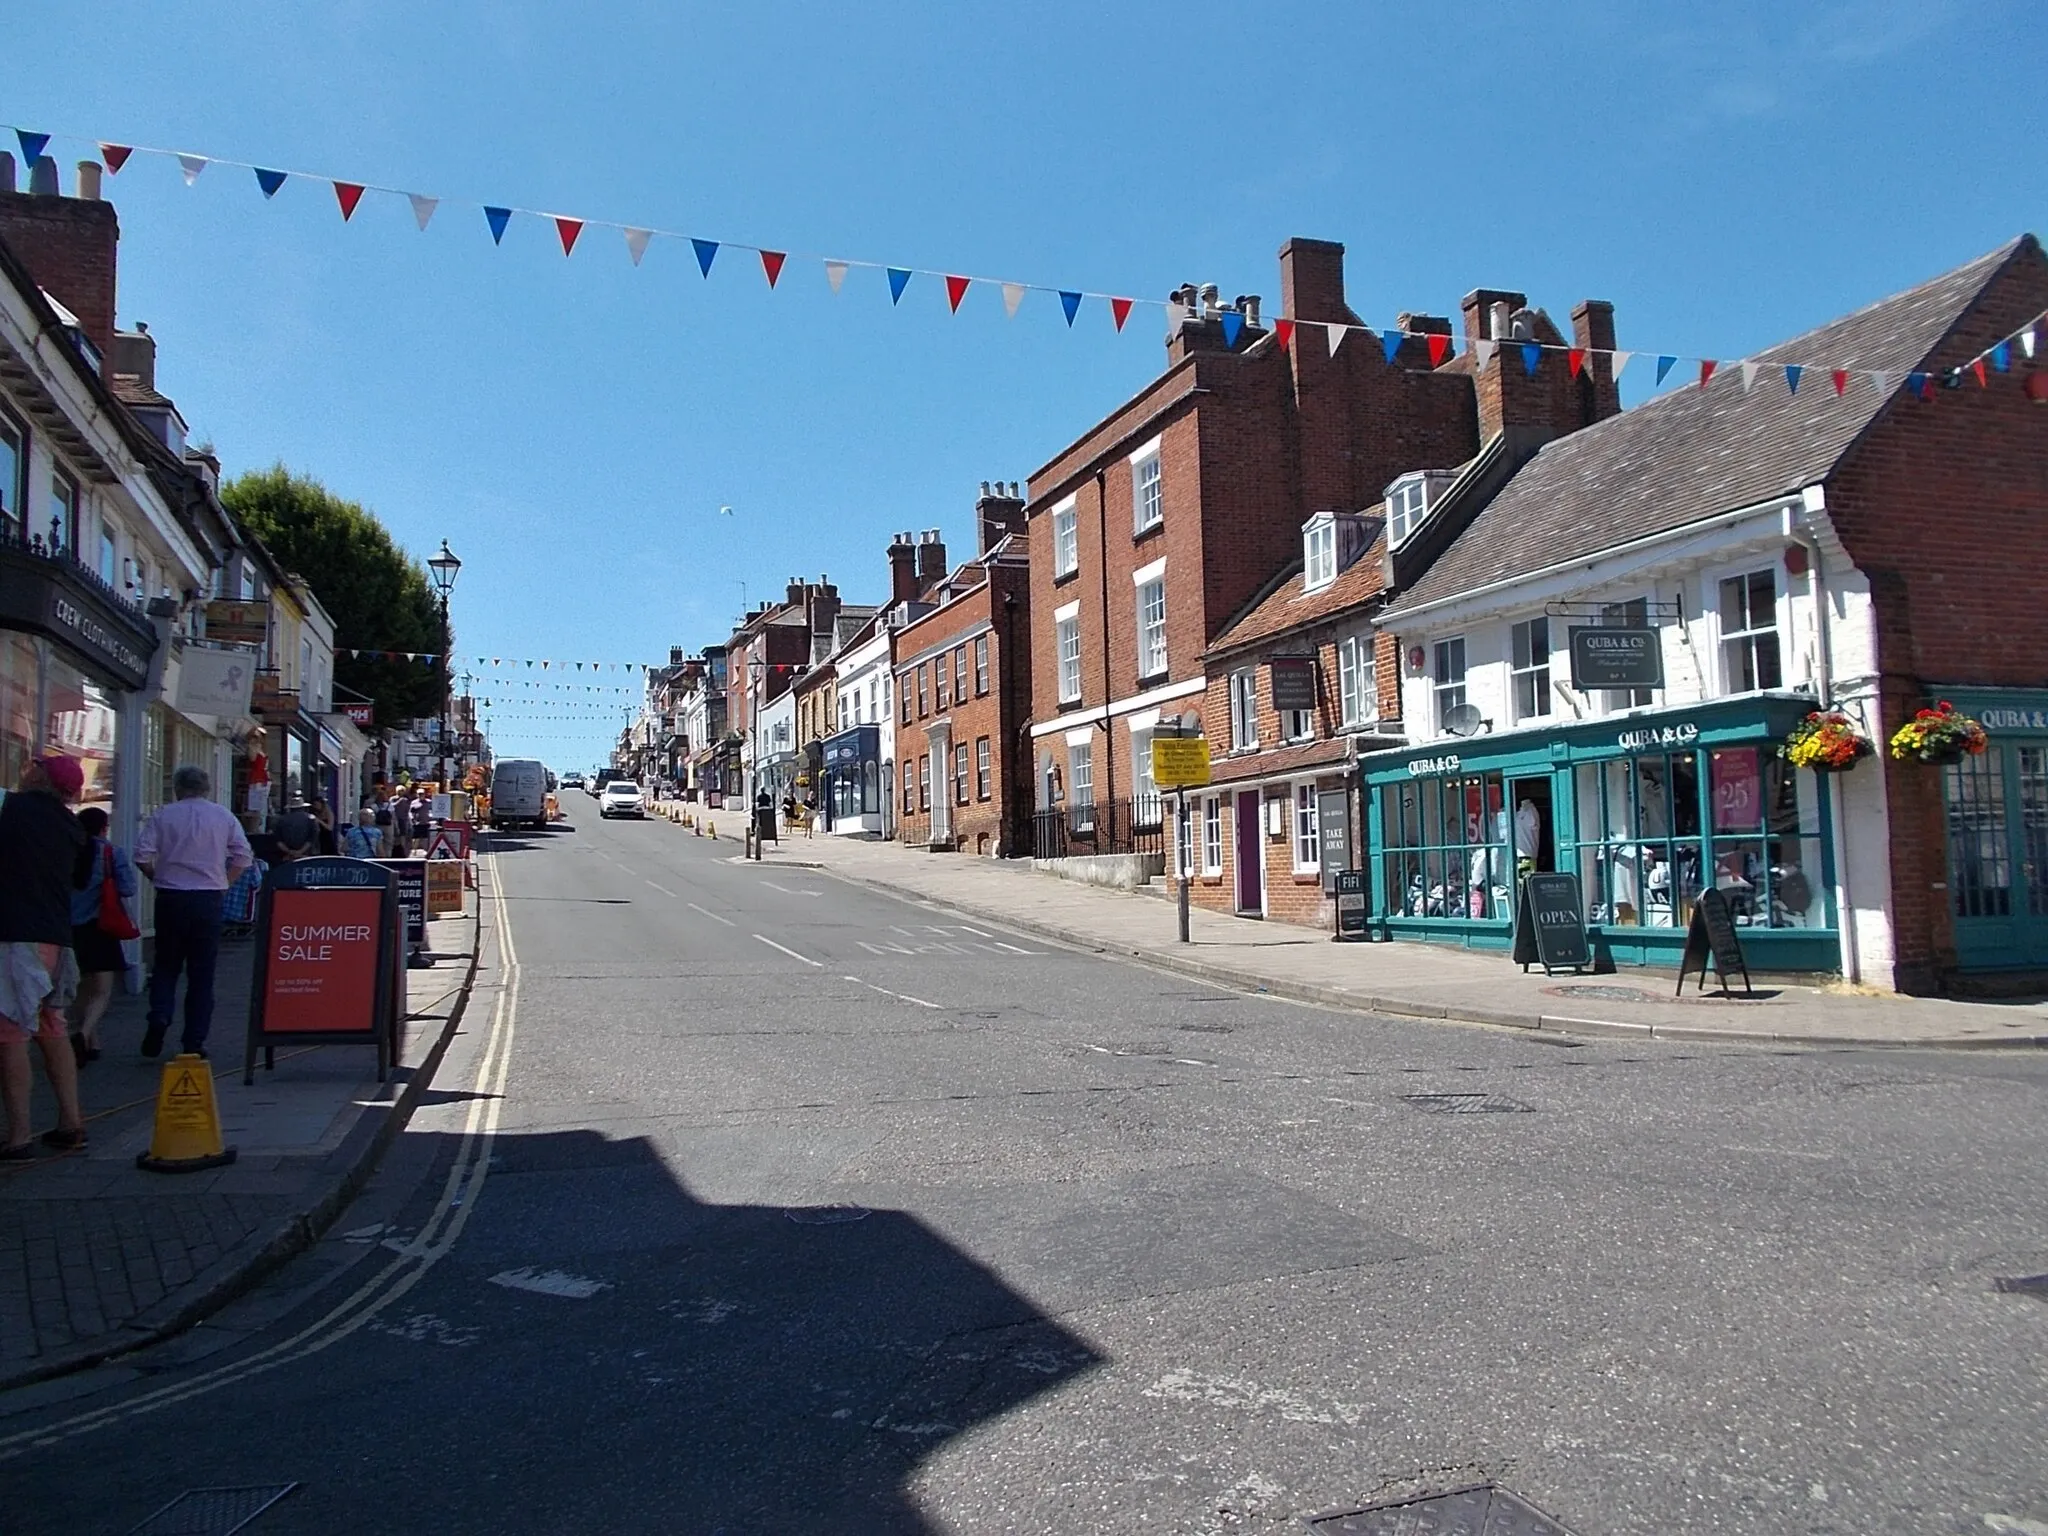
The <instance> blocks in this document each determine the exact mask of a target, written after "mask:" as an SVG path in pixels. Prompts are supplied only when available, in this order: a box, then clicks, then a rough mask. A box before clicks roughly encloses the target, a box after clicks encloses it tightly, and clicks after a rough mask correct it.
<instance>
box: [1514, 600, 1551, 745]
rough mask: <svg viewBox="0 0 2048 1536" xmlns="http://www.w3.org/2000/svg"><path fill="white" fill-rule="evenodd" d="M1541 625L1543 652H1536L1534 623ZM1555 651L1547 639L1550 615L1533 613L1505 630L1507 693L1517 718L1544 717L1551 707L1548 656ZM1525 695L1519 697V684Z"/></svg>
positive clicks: (1536, 718) (1538, 718) (1548, 637)
mask: <svg viewBox="0 0 2048 1536" xmlns="http://www.w3.org/2000/svg"><path fill="white" fill-rule="evenodd" d="M1539 624H1540V625H1542V626H1543V655H1542V657H1541V658H1540V659H1538V657H1537V655H1536V626H1537V625H1539ZM1555 654H1556V652H1555V651H1553V650H1552V648H1551V643H1550V619H1549V616H1548V615H1546V614H1536V615H1534V616H1533V617H1531V618H1527V619H1524V620H1522V621H1521V622H1520V623H1519V624H1516V625H1514V626H1513V627H1512V628H1511V629H1510V630H1509V631H1508V696H1509V702H1510V704H1511V705H1512V707H1513V709H1514V712H1515V719H1517V720H1543V719H1547V718H1548V717H1549V715H1550V710H1551V701H1552V695H1551V688H1550V658H1551V657H1552V656H1553V655H1555ZM1525 681H1526V682H1527V684H1528V695H1529V696H1528V699H1527V700H1526V702H1525V701H1524V699H1523V696H1522V695H1523V684H1524V682H1525Z"/></svg>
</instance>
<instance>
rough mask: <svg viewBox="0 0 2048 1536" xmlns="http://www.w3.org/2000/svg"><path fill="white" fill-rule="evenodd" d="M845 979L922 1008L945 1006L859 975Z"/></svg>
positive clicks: (858, 985)
mask: <svg viewBox="0 0 2048 1536" xmlns="http://www.w3.org/2000/svg"><path fill="white" fill-rule="evenodd" d="M845 979H846V980H848V981H850V982H852V983H853V984H854V985H855V986H857V987H866V988H867V989H868V990H869V991H870V992H879V993H881V994H882V996H884V997H900V998H902V999H903V1001H904V1002H906V1003H915V1004H917V1006H918V1007H920V1008H939V1007H943V1006H944V1004H941V1003H928V1002H926V1001H925V1000H924V999H923V998H921V997H912V996H911V995H910V994H909V993H908V992H891V991H890V990H889V989H888V988H887V987H878V986H876V985H875V984H874V983H873V982H872V981H862V980H861V979H860V978H859V977H858V976H848V977H847V978H845Z"/></svg>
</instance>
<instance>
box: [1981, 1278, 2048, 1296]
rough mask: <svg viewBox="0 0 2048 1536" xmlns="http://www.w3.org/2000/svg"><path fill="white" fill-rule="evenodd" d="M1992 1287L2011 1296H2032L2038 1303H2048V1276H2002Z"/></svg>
mask: <svg viewBox="0 0 2048 1536" xmlns="http://www.w3.org/2000/svg"><path fill="white" fill-rule="evenodd" d="M1992 1285H1993V1287H1994V1289H1997V1290H2000V1291H2003V1292H2005V1293H2006V1294H2007V1295H2009V1296H2031V1297H2033V1298H2034V1299H2035V1300H2036V1301H2048V1275H2018V1276H2014V1275H2000V1276H1999V1277H1998V1278H1997V1279H1996V1280H1994V1281H1993V1282H1992Z"/></svg>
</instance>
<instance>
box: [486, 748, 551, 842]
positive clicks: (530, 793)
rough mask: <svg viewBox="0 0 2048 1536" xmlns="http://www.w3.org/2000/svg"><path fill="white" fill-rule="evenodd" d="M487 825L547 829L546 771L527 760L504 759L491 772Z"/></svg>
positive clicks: (545, 767)
mask: <svg viewBox="0 0 2048 1536" xmlns="http://www.w3.org/2000/svg"><path fill="white" fill-rule="evenodd" d="M491 825H492V826H493V827H522V826H523V827H534V828H537V829H538V830H540V831H543V832H544V831H546V830H547V825H548V770H547V766H546V764H544V763H542V762H540V761H538V760H537V759H535V758H531V757H504V758H500V759H499V760H498V762H497V765H496V766H495V767H493V768H492V769H491Z"/></svg>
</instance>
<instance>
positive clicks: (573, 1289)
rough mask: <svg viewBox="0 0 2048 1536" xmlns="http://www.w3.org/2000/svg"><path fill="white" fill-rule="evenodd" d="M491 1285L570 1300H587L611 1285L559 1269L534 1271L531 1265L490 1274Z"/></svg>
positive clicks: (608, 1288)
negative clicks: (565, 1272) (564, 1297)
mask: <svg viewBox="0 0 2048 1536" xmlns="http://www.w3.org/2000/svg"><path fill="white" fill-rule="evenodd" d="M491 1284H492V1285H502V1286H504V1287H505V1288H506V1289H507V1290H513V1291H532V1292H533V1293H534V1294H535V1295H537V1296H566V1297H568V1298H569V1299H570V1300H571V1301H588V1300H590V1298H591V1297H593V1296H595V1295H596V1294H597V1293H598V1292H599V1291H608V1290H610V1289H611V1285H610V1283H609V1282H608V1281H604V1280H586V1279H584V1278H583V1277H582V1276H581V1275H569V1274H564V1273H563V1272H562V1271H561V1270H559V1269H547V1270H540V1271H538V1272H536V1271H535V1270H534V1268H533V1266H532V1265H528V1266H526V1267H525V1268H524V1269H508V1270H504V1271H503V1272H501V1273H499V1274H495V1275H493V1276H491Z"/></svg>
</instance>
